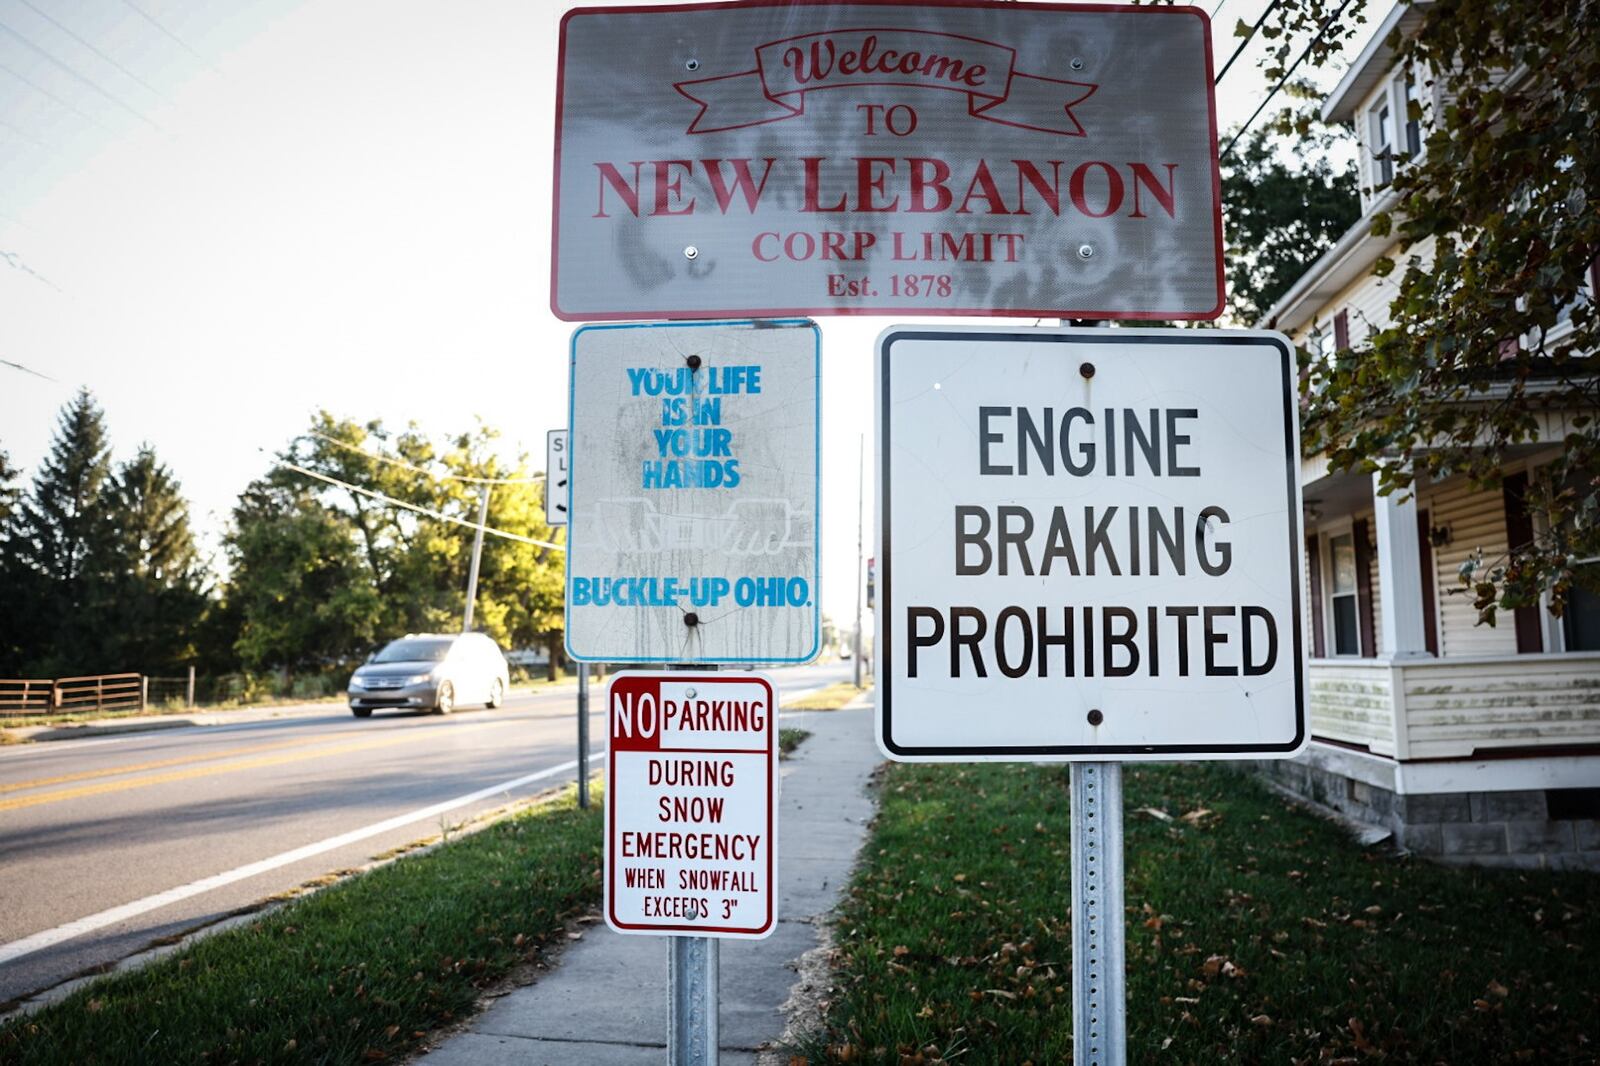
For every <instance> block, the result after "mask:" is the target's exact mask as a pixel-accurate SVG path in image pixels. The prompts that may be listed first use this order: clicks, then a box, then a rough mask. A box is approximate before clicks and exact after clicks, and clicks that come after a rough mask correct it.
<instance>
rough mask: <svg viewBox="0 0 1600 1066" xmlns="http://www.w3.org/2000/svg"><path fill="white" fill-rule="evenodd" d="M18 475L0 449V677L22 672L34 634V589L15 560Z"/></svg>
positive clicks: (28, 575) (19, 500)
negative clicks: (0, 590) (0, 593)
mask: <svg viewBox="0 0 1600 1066" xmlns="http://www.w3.org/2000/svg"><path fill="white" fill-rule="evenodd" d="M21 478H22V472H21V471H20V470H18V469H17V468H16V467H15V466H13V465H11V456H10V455H8V454H7V453H6V452H5V450H4V449H0V589H3V590H5V594H4V595H3V596H0V676H6V677H15V676H16V675H17V674H19V673H21V672H23V670H22V667H23V660H24V656H25V654H26V652H27V650H28V648H29V646H30V645H31V644H32V642H33V641H32V636H33V631H34V624H33V619H32V617H31V610H30V608H31V606H32V601H33V596H34V595H35V592H36V589H35V588H34V581H33V574H32V572H31V571H30V570H29V569H28V568H27V567H26V566H25V565H24V564H23V563H22V560H21V559H20V558H19V557H18V554H17V548H18V544H19V542H18V540H17V537H16V521H17V518H18V515H19V512H20V508H21V503H22V485H21Z"/></svg>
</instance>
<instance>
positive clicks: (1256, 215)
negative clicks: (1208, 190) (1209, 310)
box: [1222, 127, 1361, 324]
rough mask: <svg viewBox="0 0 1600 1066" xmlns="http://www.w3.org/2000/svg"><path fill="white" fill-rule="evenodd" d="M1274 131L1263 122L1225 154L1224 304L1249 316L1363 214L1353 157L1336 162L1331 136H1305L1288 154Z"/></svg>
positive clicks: (1261, 313) (1255, 317)
mask: <svg viewBox="0 0 1600 1066" xmlns="http://www.w3.org/2000/svg"><path fill="white" fill-rule="evenodd" d="M1274 133H1275V131H1274V130H1273V129H1272V128H1269V127H1262V128H1261V129H1259V130H1256V131H1254V132H1252V133H1249V134H1247V135H1246V136H1244V137H1242V138H1240V140H1239V143H1238V144H1237V145H1236V146H1235V147H1234V150H1233V152H1232V153H1231V154H1229V155H1228V156H1227V157H1226V158H1224V159H1223V161H1222V201H1223V203H1224V204H1225V205H1226V213H1225V215H1224V219H1223V221H1224V226H1225V229H1226V234H1227V239H1228V260H1227V261H1228V307H1229V309H1230V310H1231V311H1232V312H1233V313H1234V315H1236V316H1237V317H1238V318H1239V319H1240V320H1241V321H1243V322H1246V323H1249V324H1254V323H1256V322H1259V321H1260V320H1261V319H1262V318H1264V317H1266V313H1267V311H1268V310H1269V309H1270V308H1271V307H1272V305H1273V304H1275V303H1276V302H1277V301H1278V298H1279V297H1280V296H1282V295H1283V294H1284V293H1285V292H1287V291H1288V290H1289V286H1291V285H1293V284H1294V282H1295V281H1296V279H1298V278H1299V277H1300V275H1301V274H1303V273H1305V271H1306V268H1307V267H1309V266H1310V265H1311V264H1312V263H1314V262H1316V260H1317V257H1318V256H1320V255H1321V254H1322V253H1323V252H1324V251H1326V250H1327V249H1328V247H1329V246H1330V245H1332V244H1333V243H1334V242H1335V241H1337V240H1338V239H1339V238H1340V237H1341V236H1343V235H1344V233H1345V231H1346V230H1348V229H1349V228H1350V227H1351V226H1352V225H1354V224H1355V221H1356V219H1358V218H1359V217H1360V216H1361V198H1360V196H1359V195H1357V192H1356V171H1355V166H1354V164H1353V163H1352V164H1351V165H1349V166H1347V167H1343V168H1340V167H1336V166H1335V165H1334V164H1333V163H1332V162H1331V161H1330V159H1329V155H1328V150H1329V149H1330V148H1331V147H1332V146H1333V143H1334V141H1335V140H1336V138H1334V137H1332V136H1324V137H1321V138H1319V139H1318V140H1317V142H1316V143H1313V144H1305V143H1304V142H1302V145H1301V148H1302V150H1301V151H1298V152H1296V153H1295V155H1294V156H1292V157H1288V158H1286V153H1283V152H1281V151H1279V150H1277V146H1276V145H1275V143H1274V137H1273V135H1274ZM1305 149H1311V151H1306V150H1305Z"/></svg>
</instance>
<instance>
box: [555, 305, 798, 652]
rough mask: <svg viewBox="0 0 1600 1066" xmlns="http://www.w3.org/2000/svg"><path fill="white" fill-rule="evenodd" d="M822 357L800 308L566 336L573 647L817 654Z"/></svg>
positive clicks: (570, 649) (569, 607)
mask: <svg viewBox="0 0 1600 1066" xmlns="http://www.w3.org/2000/svg"><path fill="white" fill-rule="evenodd" d="M820 359H821V338H820V332H819V331H818V329H817V327H816V326H815V324H813V323H811V322H807V321H805V320H796V319H786V320H777V321H773V322H760V323H758V322H750V321H743V322H707V323H698V322H697V323H689V322H683V323H665V324H656V325H626V326H624V325H603V326H585V327H583V328H581V329H579V330H577V331H576V332H575V333H574V334H573V338H572V373H571V389H572V398H571V414H570V422H569V425H570V426H571V449H570V453H569V455H568V464H569V465H568V481H569V489H568V491H569V500H568V505H569V507H570V508H571V510H570V512H569V516H568V521H569V523H570V524H569V526H568V530H567V533H568V551H567V595H566V611H567V626H566V640H567V650H568V653H569V654H570V655H571V656H572V658H574V659H577V660H579V661H599V662H616V663H647V662H659V663H729V664H733V663H741V664H749V663H778V662H789V663H792V662H809V661H810V660H811V659H812V658H814V657H815V656H816V653H817V646H818V641H819V640H820V634H821V610H820V601H819V600H818V598H817V594H816V590H817V577H818V569H817V567H818V558H819V552H818V550H817V535H818V521H817V517H818V514H819V508H820V506H821V498H820V496H819V481H818V477H817V464H818V456H819V452H818V440H819V437H818V422H819V402H820V392H819V387H820V383H821V362H820Z"/></svg>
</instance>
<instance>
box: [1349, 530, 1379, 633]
mask: <svg viewBox="0 0 1600 1066" xmlns="http://www.w3.org/2000/svg"><path fill="white" fill-rule="evenodd" d="M1368 528H1370V527H1369V526H1368V525H1367V520H1366V519H1365V518H1358V519H1356V520H1355V522H1354V524H1353V525H1352V526H1351V530H1350V532H1351V539H1352V540H1354V541H1355V542H1356V619H1357V621H1358V622H1359V623H1360V625H1361V657H1362V658H1363V659H1370V658H1372V657H1373V656H1374V655H1377V654H1378V647H1377V644H1378V636H1377V633H1378V627H1377V626H1376V625H1375V624H1374V623H1373V619H1372V550H1371V549H1370V548H1368V547H1367V530H1368Z"/></svg>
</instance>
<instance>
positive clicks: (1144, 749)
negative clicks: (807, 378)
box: [874, 327, 1306, 762]
mask: <svg viewBox="0 0 1600 1066" xmlns="http://www.w3.org/2000/svg"><path fill="white" fill-rule="evenodd" d="M1119 333H1120V334H1121V335H1119ZM900 340H906V341H969V342H970V341H973V340H983V341H1014V342H1026V343H1030V344H1038V343H1054V344H1066V345H1073V344H1092V345H1105V344H1163V345H1183V344H1204V345H1268V346H1271V347H1274V348H1276V349H1278V353H1279V357H1280V361H1279V366H1280V371H1281V377H1282V383H1283V437H1284V452H1285V453H1286V454H1287V455H1288V462H1287V463H1285V464H1284V465H1285V469H1286V475H1287V476H1286V479H1285V480H1286V482H1287V484H1286V486H1285V487H1286V491H1287V494H1288V512H1289V553H1290V555H1289V557H1290V558H1291V559H1295V560H1297V563H1296V566H1295V573H1294V580H1293V581H1291V583H1290V598H1291V601H1292V602H1293V605H1294V623H1295V624H1294V701H1295V735H1294V739H1293V740H1292V741H1290V742H1288V743H1286V744H1231V745H1226V746H1217V745H1205V744H1144V745H1117V746H1113V745H1082V744H1045V745H964V746H960V747H953V746H939V747H908V746H905V745H902V744H896V743H895V741H894V710H893V703H894V701H893V699H892V695H891V689H892V687H893V682H894V677H893V674H894V670H893V668H892V666H890V667H889V668H887V669H886V668H885V664H884V662H883V659H884V658H885V657H887V655H888V650H887V649H889V648H890V647H891V645H892V642H891V639H890V633H891V629H892V627H893V625H894V622H893V608H892V605H893V603H894V593H893V588H894V584H893V577H894V553H893V552H892V551H891V550H890V540H891V533H892V530H891V528H890V522H889V515H890V513H891V512H890V488H891V482H890V477H889V456H890V447H889V441H890V407H891V404H890V389H889V383H890V368H891V366H892V364H893V361H894V360H893V354H894V344H895V342H896V341H900ZM878 350H879V356H878V363H879V374H880V378H879V381H878V388H879V397H878V418H879V422H878V444H879V453H880V454H879V469H878V477H879V479H880V481H879V499H880V504H879V511H878V567H879V574H878V580H879V583H880V585H881V588H880V590H879V596H878V604H879V606H878V614H877V623H878V624H877V633H876V635H875V637H874V643H875V644H876V645H877V647H878V649H879V652H880V654H879V669H878V679H877V685H878V695H877V704H878V716H879V717H878V724H879V739H880V743H881V745H882V747H883V749H884V752H885V754H887V755H889V756H890V757H891V758H894V759H898V760H904V761H907V762H915V761H918V760H919V759H923V760H928V761H958V760H959V759H961V758H962V757H976V758H979V759H984V760H993V761H1002V760H1004V759H1005V758H1007V757H1015V758H1016V759H1017V760H1018V761H1026V760H1028V759H1029V758H1041V757H1042V758H1047V759H1048V758H1057V759H1059V758H1061V757H1063V756H1071V757H1074V760H1073V761H1094V758H1093V757H1095V756H1103V757H1104V758H1105V760H1106V761H1108V762H1109V761H1116V757H1117V756H1119V755H1132V756H1140V757H1146V758H1148V757H1151V756H1161V755H1174V756H1184V755H1190V756H1212V757H1219V758H1227V757H1238V758H1248V757H1250V756H1252V755H1262V756H1272V755H1289V754H1292V753H1294V752H1297V751H1299V750H1300V749H1301V748H1302V747H1303V746H1304V744H1305V742H1306V699H1305V649H1304V646H1303V639H1304V635H1303V634H1302V632H1301V628H1302V626H1301V621H1302V619H1301V615H1302V612H1303V609H1304V608H1303V606H1302V604H1301V600H1300V584H1301V573H1300V565H1299V563H1298V560H1299V559H1300V536H1301V533H1300V513H1299V510H1300V507H1299V491H1298V490H1299V483H1298V479H1299V476H1300V456H1299V455H1298V454H1297V449H1296V443H1297V440H1298V435H1297V434H1296V432H1295V415H1296V411H1297V408H1296V404H1297V402H1298V397H1297V396H1296V390H1297V377H1296V370H1295V356H1294V349H1293V348H1291V347H1290V346H1289V345H1288V344H1286V343H1285V342H1284V341H1283V340H1280V339H1279V338H1277V337H1272V336H1267V335H1262V334H1250V335H1240V334H1228V333H1219V331H1214V330H1194V331H1188V330H1173V331H1172V335H1171V336H1155V335H1153V334H1152V332H1151V331H1149V330H1141V331H1139V332H1137V333H1134V332H1131V331H1129V332H1127V333H1123V332H1122V331H1119V330H1110V329H1108V330H1104V331H1101V330H1095V331H1093V332H1092V334H1091V333H1090V331H1087V330H1085V331H1074V332H1054V331H1044V330H1041V331H1038V332H1033V331H1027V332H1023V331H1008V330H1000V329H997V330H993V331H990V330H985V329H975V330H959V331H957V330H938V329H918V328H914V327H912V328H891V329H889V330H887V331H886V332H885V333H884V334H883V335H882V336H881V337H880V338H879V340H878Z"/></svg>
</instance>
